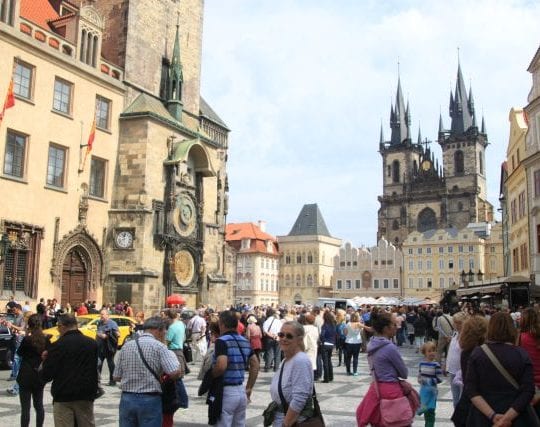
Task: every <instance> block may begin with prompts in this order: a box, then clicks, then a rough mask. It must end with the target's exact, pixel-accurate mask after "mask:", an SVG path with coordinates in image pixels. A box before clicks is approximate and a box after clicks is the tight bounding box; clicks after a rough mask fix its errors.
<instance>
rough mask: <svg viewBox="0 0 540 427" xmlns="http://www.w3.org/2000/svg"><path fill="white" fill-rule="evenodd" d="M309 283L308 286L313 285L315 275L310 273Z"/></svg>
mask: <svg viewBox="0 0 540 427" xmlns="http://www.w3.org/2000/svg"><path fill="white" fill-rule="evenodd" d="M307 285H308V286H313V276H312V275H311V274H308V277H307Z"/></svg>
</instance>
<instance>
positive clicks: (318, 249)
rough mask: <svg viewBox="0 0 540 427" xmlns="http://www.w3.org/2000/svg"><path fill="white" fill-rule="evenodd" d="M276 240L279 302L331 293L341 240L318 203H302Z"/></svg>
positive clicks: (298, 301)
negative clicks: (286, 227)
mask: <svg viewBox="0 0 540 427" xmlns="http://www.w3.org/2000/svg"><path fill="white" fill-rule="evenodd" d="M277 240H278V244H279V250H280V254H281V261H280V273H279V284H280V285H279V301H280V303H283V304H306V303H314V302H316V301H317V298H319V297H328V296H330V295H331V293H332V284H333V279H332V275H333V273H334V257H335V256H336V255H337V254H338V253H339V248H340V246H341V240H340V239H337V238H335V237H332V236H331V235H330V232H329V231H328V228H327V227H326V223H325V222H324V218H323V216H322V214H321V211H320V210H319V207H318V206H317V204H315V203H314V204H306V205H304V206H303V207H302V210H301V211H300V214H299V215H298V218H297V219H296V222H295V223H294V225H293V227H292V229H291V231H290V232H289V234H288V235H286V236H278V237H277Z"/></svg>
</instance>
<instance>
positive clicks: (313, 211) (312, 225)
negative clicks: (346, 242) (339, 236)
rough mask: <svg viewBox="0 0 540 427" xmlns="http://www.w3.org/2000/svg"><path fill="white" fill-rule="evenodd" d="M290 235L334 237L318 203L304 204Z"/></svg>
mask: <svg viewBox="0 0 540 427" xmlns="http://www.w3.org/2000/svg"><path fill="white" fill-rule="evenodd" d="M288 235H289V236H329V237H332V236H331V235H330V232H329V231H328V228H326V224H325V222H324V218H323V216H322V214H321V211H320V210H319V207H318V206H317V204H316V203H313V204H308V205H304V207H303V208H302V210H301V211H300V214H299V215H298V218H297V219H296V222H295V223H294V225H293V228H292V229H291V231H290V232H289V234H288Z"/></svg>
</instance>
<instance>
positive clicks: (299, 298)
mask: <svg viewBox="0 0 540 427" xmlns="http://www.w3.org/2000/svg"><path fill="white" fill-rule="evenodd" d="M294 303H295V304H302V295H300V294H296V295H295V296H294Z"/></svg>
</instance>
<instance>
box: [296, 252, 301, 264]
mask: <svg viewBox="0 0 540 427" xmlns="http://www.w3.org/2000/svg"><path fill="white" fill-rule="evenodd" d="M296 263H297V264H302V255H301V254H296Z"/></svg>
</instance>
